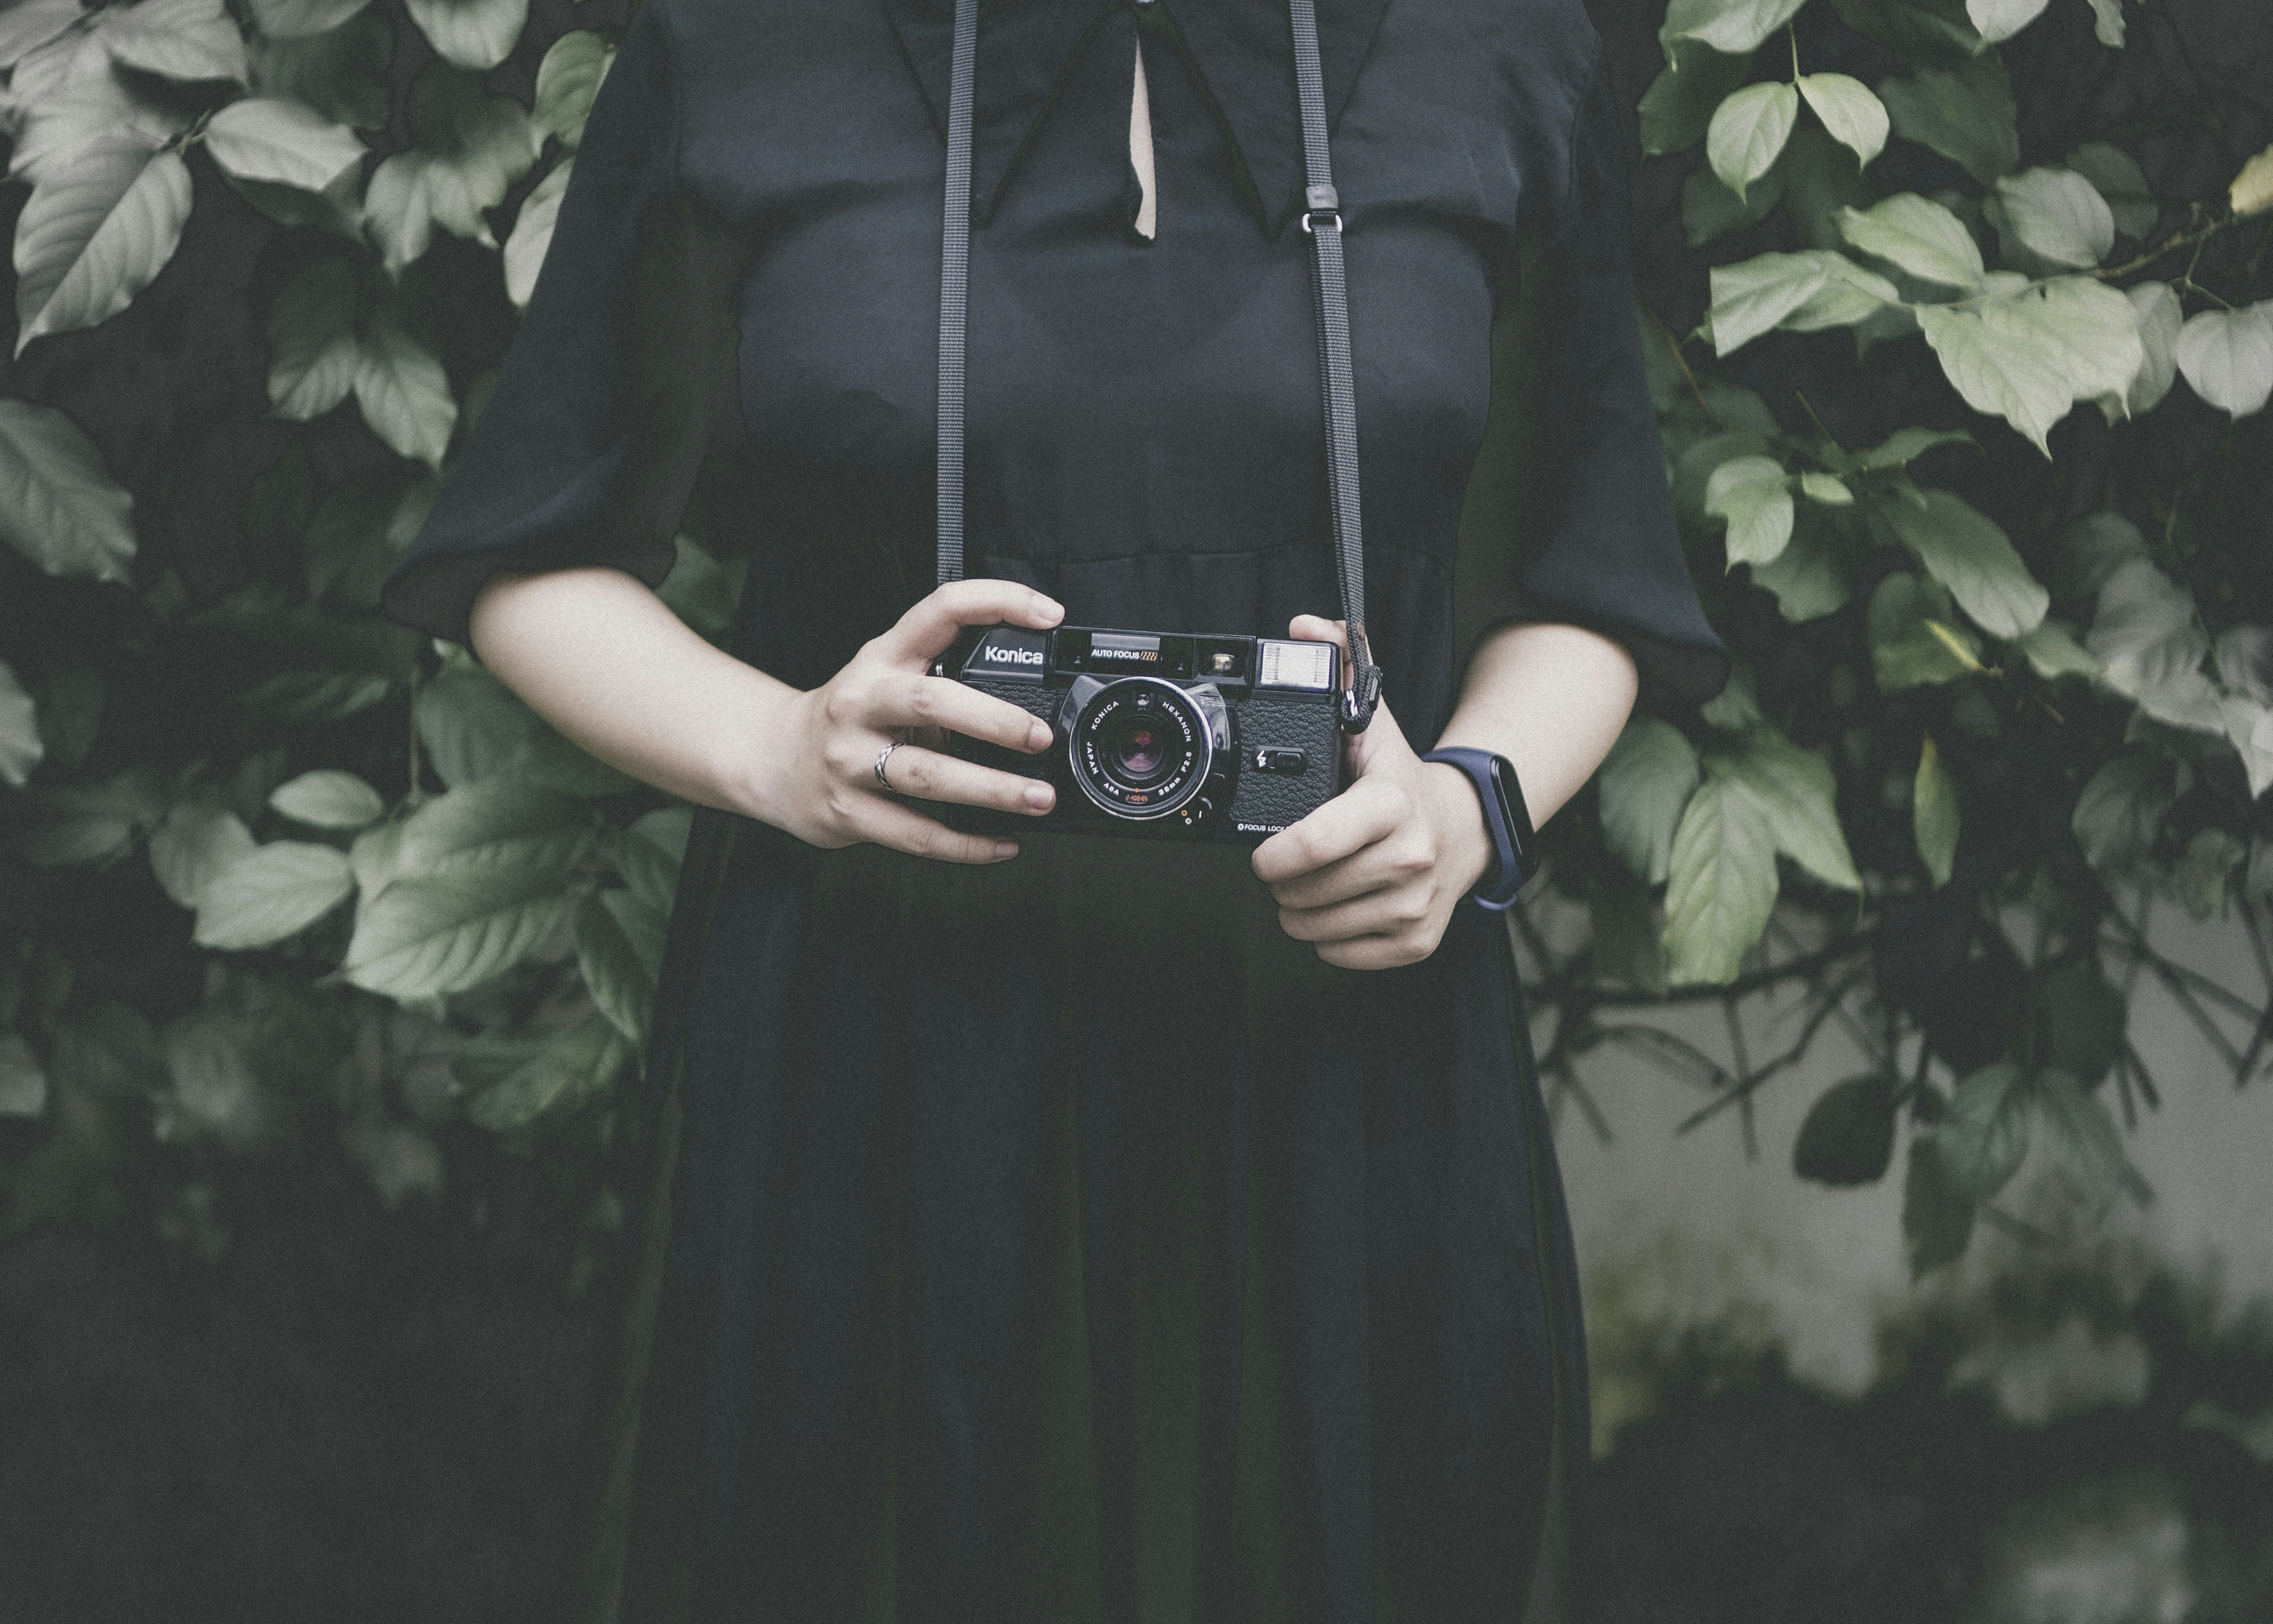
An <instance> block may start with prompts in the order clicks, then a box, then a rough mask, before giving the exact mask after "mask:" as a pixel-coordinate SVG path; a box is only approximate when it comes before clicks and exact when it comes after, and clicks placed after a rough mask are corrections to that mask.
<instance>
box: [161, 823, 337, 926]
mask: <svg viewBox="0 0 2273 1624" xmlns="http://www.w3.org/2000/svg"><path fill="white" fill-rule="evenodd" d="M354 889H355V873H354V871H353V870H351V869H350V868H349V866H348V860H347V857H346V855H345V854H344V853H342V852H339V851H335V850H334V849H332V848H331V847H329V846H318V845H313V844H310V843H307V842H301V841H272V842H269V843H268V844H267V845H266V846H259V847H256V848H255V849H253V850H251V851H250V852H248V853H247V854H245V855H244V857H239V858H238V859H237V860H236V862H234V863H232V864H229V866H228V867H227V868H225V869H223V870H221V872H219V873H218V874H215V875H214V877H213V879H211V880H209V881H208V882H207V883H206V887H205V891H204V894H202V895H200V896H199V898H198V928H197V943H198V945H199V947H219V948H221V949H223V950H236V949H242V948H246V947H266V946H268V945H269V944H270V943H271V942H278V941H281V940H283V939H285V938H286V937H288V936H293V935H296V934H298V933H299V932H302V931H304V930H305V929H307V927H308V926H310V925H311V924H314V923H315V922H316V921H317V920H319V919H320V918H322V917H324V916H325V915H326V914H327V913H329V912H331V911H332V909H334V908H337V907H338V906H339V905H340V904H341V902H345V901H347V898H348V894H349V892H351V891H353V890H354Z"/></svg>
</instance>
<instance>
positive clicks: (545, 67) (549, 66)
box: [529, 28, 616, 147]
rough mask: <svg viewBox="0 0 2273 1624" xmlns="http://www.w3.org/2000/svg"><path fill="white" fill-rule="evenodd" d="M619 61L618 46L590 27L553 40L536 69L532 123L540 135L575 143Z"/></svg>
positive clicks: (567, 144)
mask: <svg viewBox="0 0 2273 1624" xmlns="http://www.w3.org/2000/svg"><path fill="white" fill-rule="evenodd" d="M615 60H616V51H615V47H613V46H611V45H610V44H609V43H608V42H607V41H605V40H604V39H602V38H601V37H600V36H599V35H598V34H594V33H593V32H592V31H591V30H590V29H589V28H572V29H570V30H569V31H568V32H567V33H566V34H562V35H561V36H560V37H559V39H557V40H555V41H552V45H551V49H548V50H547V51H546V52H545V53H544V62H543V63H541V64H538V67H537V70H536V106H535V109H533V110H532V111H531V113H530V115H529V122H530V123H532V124H533V125H534V126H535V127H536V131H537V132H538V133H539V134H540V135H554V136H558V137H559V138H560V144H561V145H562V146H571V147H573V146H575V145H576V143H577V141H578V140H579V139H580V138H581V137H582V135H583V133H584V118H585V116H586V115H587V114H589V112H590V111H591V110H592V98H593V97H595V96H596V95H598V94H600V83H601V81H602V80H603V79H606V78H607V77H608V69H609V68H610V67H611V65H612V64H614V62H615Z"/></svg>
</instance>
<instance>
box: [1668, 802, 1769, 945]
mask: <svg viewBox="0 0 2273 1624" xmlns="http://www.w3.org/2000/svg"><path fill="white" fill-rule="evenodd" d="M1775 900H1776V868H1775V839H1774V834H1773V833H1772V832H1771V831H1770V829H1769V827H1768V820H1767V818H1766V817H1765V816H1764V815H1763V814H1762V813H1761V812H1760V810H1759V807H1758V805H1755V804H1754V802H1753V801H1752V797H1750V796H1748V795H1746V794H1745V793H1744V790H1741V789H1739V788H1737V786H1736V785H1734V784H1732V783H1730V782H1729V781H1728V780H1726V779H1722V778H1710V777H1708V778H1707V779H1706V780H1705V782H1703V783H1701V784H1699V786H1698V789H1697V793H1696V794H1694V795H1692V797H1689V805H1688V807H1687V808H1686V809H1685V810H1684V812H1682V814H1681V823H1680V826H1679V827H1678V828H1677V829H1676V831H1675V832H1674V836H1673V852H1672V857H1671V862H1670V884H1669V887H1668V888H1667V891H1666V896H1665V951H1666V961H1667V962H1666V974H1667V977H1668V978H1669V980H1671V981H1672V982H1673V983H1675V984H1677V985H1681V984H1693V983H1699V982H1704V983H1710V984H1716V985H1725V984H1728V983H1729V982H1731V981H1734V980H1735V979H1736V978H1737V971H1738V970H1740V969H1742V968H1743V967H1744V955H1745V954H1747V953H1749V952H1751V951H1752V944H1753V943H1755V942H1757V941H1758V940H1759V938H1760V932H1762V931H1763V930H1765V929H1766V928H1767V922H1768V916H1769V914H1771V913H1772V912H1774V909H1775Z"/></svg>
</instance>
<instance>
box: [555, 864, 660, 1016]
mask: <svg viewBox="0 0 2273 1624" xmlns="http://www.w3.org/2000/svg"><path fill="white" fill-rule="evenodd" d="M669 922H670V921H669V916H668V915H666V914H664V913H662V912H660V911H658V910H657V909H655V908H653V907H651V906H649V904H648V903H647V902H645V901H643V900H642V899H641V898H639V897H636V896H634V895H633V894H631V893H630V892H628V891H603V892H600V893H598V894H595V895H592V896H588V897H586V898H585V899H584V901H583V903H582V905H581V906H580V907H579V908H578V909H577V910H576V962H577V967H578V968H579V969H580V970H581V972H582V974H583V977H584V985H585V987H586V989H587V990H588V991H589V992H590V993H591V995H592V1001H593V1003H594V1004H596V1005H597V1006H598V1007H599V1010H600V1013H601V1014H604V1015H605V1016H607V1018H608V1020H609V1022H611V1024H612V1025H613V1026H614V1027H615V1029H617V1030H618V1031H619V1032H621V1033H622V1034H623V1035H624V1037H626V1038H627V1039H629V1040H630V1041H631V1042H632V1043H634V1044H644V1043H645V1042H646V1041H647V1031H648V1019H649V1014H651V1013H652V1011H653V1007H654V1004H655V984H656V977H657V975H658V974H660V973H661V970H662V968H663V940H664V930H665V927H666V926H667V925H668V924H669Z"/></svg>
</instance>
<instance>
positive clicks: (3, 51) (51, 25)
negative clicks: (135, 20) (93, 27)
mask: <svg viewBox="0 0 2273 1624" xmlns="http://www.w3.org/2000/svg"><path fill="white" fill-rule="evenodd" d="M85 18H86V11H84V10H83V9H82V8H81V6H80V5H79V0H19V4H15V5H11V6H10V7H9V8H8V9H7V10H6V11H0V68H12V67H14V66H15V65H16V64H18V63H19V62H21V61H23V60H24V58H25V57H26V56H30V55H31V54H32V53H33V52H34V51H36V50H38V49H40V48H41V46H43V45H45V44H47V43H48V42H49V41H52V40H55V39H57V38H59V37H61V36H62V35H63V34H64V33H65V32H67V31H68V30H70V29H71V28H72V27H74V26H77V25H78V24H79V22H81V21H82V20H84V19H85ZM17 88H18V89H19V90H21V89H23V88H24V86H21V85H19V86H17Z"/></svg>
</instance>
